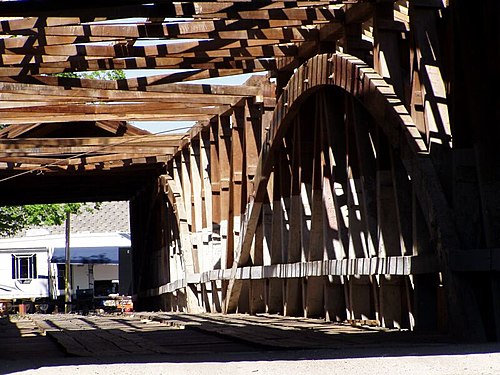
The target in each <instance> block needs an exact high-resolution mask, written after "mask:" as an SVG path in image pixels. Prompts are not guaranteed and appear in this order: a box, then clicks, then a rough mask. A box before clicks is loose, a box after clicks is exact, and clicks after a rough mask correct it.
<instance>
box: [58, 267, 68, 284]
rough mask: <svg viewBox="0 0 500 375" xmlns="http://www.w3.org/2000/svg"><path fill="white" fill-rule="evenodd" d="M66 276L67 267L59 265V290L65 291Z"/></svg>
mask: <svg viewBox="0 0 500 375" xmlns="http://www.w3.org/2000/svg"><path fill="white" fill-rule="evenodd" d="M65 275H66V265H65V264H58V265H57V289H59V290H64V285H65V284H64V279H65Z"/></svg>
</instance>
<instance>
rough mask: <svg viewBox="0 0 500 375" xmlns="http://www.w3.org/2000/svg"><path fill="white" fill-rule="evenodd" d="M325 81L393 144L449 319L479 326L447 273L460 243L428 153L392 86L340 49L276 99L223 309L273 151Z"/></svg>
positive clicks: (311, 63) (300, 72) (306, 69)
mask: <svg viewBox="0 0 500 375" xmlns="http://www.w3.org/2000/svg"><path fill="white" fill-rule="evenodd" d="M325 86H337V87H339V88H341V89H343V90H345V91H346V92H347V93H348V94H350V95H352V96H353V97H355V98H356V99H357V100H359V101H360V102H361V104H362V105H363V106H364V107H365V108H366V109H367V110H368V112H369V113H370V114H371V116H372V117H373V118H374V120H375V121H376V123H377V124H378V126H380V128H381V129H382V130H383V132H384V133H385V135H386V136H387V138H388V140H389V142H390V143H391V145H392V147H394V148H396V149H399V150H400V153H401V158H402V161H403V163H404V165H405V168H406V170H407V172H408V175H409V176H410V178H411V180H412V183H413V186H414V188H415V190H416V194H417V196H418V199H419V202H420V204H421V207H422V210H423V212H425V213H426V221H427V225H428V227H429V231H430V233H431V234H432V235H433V237H434V240H435V243H436V246H437V247H438V249H437V250H438V254H439V255H440V258H441V260H442V264H441V268H442V270H443V272H444V276H445V278H446V279H447V282H448V288H449V298H450V299H449V306H450V308H451V309H452V310H453V311H450V318H452V319H453V317H452V316H451V315H454V316H456V317H457V319H456V320H455V322H457V324H458V325H459V326H460V327H461V328H462V329H464V330H465V329H466V327H465V325H464V324H459V323H458V322H459V321H460V320H462V322H464V321H465V320H466V319H469V322H468V324H470V325H469V327H475V326H477V322H476V323H472V322H471V320H472V319H475V318H472V317H471V316H469V315H467V314H466V313H464V312H463V307H464V304H461V303H459V298H460V297H459V296H458V294H457V293H458V286H456V285H455V282H454V281H453V280H454V278H453V277H450V276H451V271H450V269H449V262H448V257H449V253H450V252H451V251H452V250H455V249H458V248H459V241H458V236H457V233H456V230H455V228H454V225H453V221H452V220H451V213H450V209H449V207H448V204H447V202H446V198H445V196H444V193H443V192H442V190H441V189H440V183H439V179H438V176H437V173H436V171H435V169H434V166H433V164H432V162H431V160H430V158H429V157H428V155H429V150H428V148H427V146H426V144H425V142H424V140H423V138H422V136H421V135H420V133H419V131H418V129H417V127H416V125H415V123H414V122H413V120H412V118H411V116H410V114H409V113H408V111H407V110H406V108H405V107H404V105H403V102H402V101H401V100H400V99H399V98H398V97H397V96H396V94H395V93H394V89H393V87H392V86H391V85H389V84H387V83H386V81H385V80H384V79H383V78H382V77H381V76H380V75H379V74H377V73H376V72H375V70H373V69H372V68H370V67H369V66H368V65H367V64H366V63H365V62H363V61H362V60H360V59H358V58H356V57H354V56H351V55H348V54H343V53H337V54H333V55H332V54H322V55H317V56H315V57H313V58H311V59H310V60H308V61H307V62H306V63H305V64H303V65H302V66H301V67H300V68H298V69H297V71H296V72H295V73H294V75H293V76H292V78H291V79H290V81H289V83H288V85H287V86H286V87H285V89H284V90H283V93H282V95H281V97H280V98H279V100H278V102H277V104H276V108H275V110H274V114H273V118H272V120H271V123H270V124H269V127H268V128H267V133H266V137H265V141H264V144H263V146H262V151H261V154H260V157H259V163H258V168H257V173H256V176H255V180H254V187H255V188H254V192H253V194H252V196H251V197H250V198H249V203H248V205H247V210H246V212H245V215H244V217H243V218H242V219H243V220H242V230H241V233H242V235H241V237H240V238H241V239H240V242H239V244H238V247H237V252H236V256H235V261H234V264H233V267H232V272H231V279H230V282H229V285H228V292H227V299H226V304H225V311H226V312H233V311H235V310H236V307H237V304H238V299H239V293H240V289H241V282H239V281H238V280H236V279H235V276H236V270H237V268H238V267H241V266H244V265H245V264H246V263H247V261H248V257H249V252H250V248H251V245H252V240H253V237H254V234H255V230H256V227H257V223H258V219H259V215H260V212H261V208H262V202H263V197H264V196H265V193H266V188H267V181H268V179H269V176H270V174H271V171H272V167H273V164H274V162H275V157H274V155H275V154H276V152H277V150H278V146H279V144H280V142H281V140H282V138H283V136H284V134H285V133H286V131H287V129H288V127H289V126H290V124H291V122H292V120H293V118H294V117H295V115H296V113H297V112H298V110H299V108H300V105H301V103H303V102H304V100H305V99H306V98H308V97H309V96H310V95H311V94H313V93H314V92H315V91H317V90H319V89H320V88H322V87H325ZM468 310H469V309H468ZM472 315H473V316H475V315H476V314H472ZM459 317H461V318H459ZM464 317H465V318H464Z"/></svg>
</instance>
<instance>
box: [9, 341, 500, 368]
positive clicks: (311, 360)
mask: <svg viewBox="0 0 500 375" xmlns="http://www.w3.org/2000/svg"><path fill="white" fill-rule="evenodd" d="M86 361H89V362H86ZM90 361H92V360H90V359H81V358H65V359H64V361H61V360H58V361H57V362H56V363H54V365H50V363H43V364H36V363H30V361H29V360H26V361H22V362H19V361H12V362H8V361H1V362H0V369H3V371H0V372H2V373H4V374H47V375H48V374H50V375H54V374H103V375H104V374H105V375H115V374H116V375H124V374H168V375H177V374H179V375H180V374H182V375H218V374H231V375H240V374H270V375H278V374H289V375H294V374H329V375H332V374H333V375H335V374H342V375H350V374H353V375H362V374H370V375H379V374H381V375H382V374H383V375H387V374H425V375H433V374H436V375H437V374H439V375H447V374H450V375H452V374H453V375H455V374H492V375H493V374H495V375H496V374H500V345H492V344H488V345H486V344H483V345H466V346H465V345H448V346H418V347H413V348H408V347H406V348H391V349H389V350H388V351H386V353H385V354H384V350H383V349H377V350H374V349H358V350H355V351H342V352H335V351H333V352H332V351H331V350H329V351H327V350H315V351H276V352H258V353H227V354H220V353H216V354H194V355H191V356H188V355H184V356H147V357H144V356H143V357H136V358H127V359H124V358H119V359H118V358H115V359H113V358H108V359H99V360H98V363H96V360H95V359H94V360H93V361H94V362H93V363H92V362H90ZM118 361H120V363H119V362H118ZM121 361H125V362H123V363H121Z"/></svg>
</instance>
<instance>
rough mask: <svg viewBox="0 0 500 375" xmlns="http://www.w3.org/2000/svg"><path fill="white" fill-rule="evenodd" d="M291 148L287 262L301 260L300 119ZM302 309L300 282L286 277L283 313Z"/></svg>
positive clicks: (295, 128) (291, 313)
mask: <svg viewBox="0 0 500 375" xmlns="http://www.w3.org/2000/svg"><path fill="white" fill-rule="evenodd" d="M292 142H293V148H292V156H291V166H292V168H291V173H292V176H291V185H290V186H291V189H290V210H289V213H290V214H289V218H288V222H289V228H290V229H289V232H288V252H287V256H288V257H287V262H288V263H296V262H300V261H301V233H302V223H301V214H300V213H301V211H302V203H301V197H300V186H301V182H300V171H301V169H300V153H301V142H300V121H299V120H298V119H297V120H296V121H295V123H294V124H293V138H292ZM302 313H303V310H302V282H301V280H300V279H299V278H297V277H291V278H287V279H286V297H285V309H284V314H285V315H288V316H294V315H301V314H302Z"/></svg>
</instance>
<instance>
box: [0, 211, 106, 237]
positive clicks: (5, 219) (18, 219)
mask: <svg viewBox="0 0 500 375" xmlns="http://www.w3.org/2000/svg"><path fill="white" fill-rule="evenodd" d="M99 207H100V204H99V203H93V204H83V203H66V204H32V205H26V206H3V207H0V236H2V237H3V236H13V235H15V234H16V233H18V232H19V231H21V230H23V229H24V228H27V227H29V226H39V225H60V224H62V223H63V222H64V220H65V219H66V213H67V212H69V213H71V214H75V215H78V214H79V213H81V212H83V211H84V210H86V211H92V210H95V209H99Z"/></svg>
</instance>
